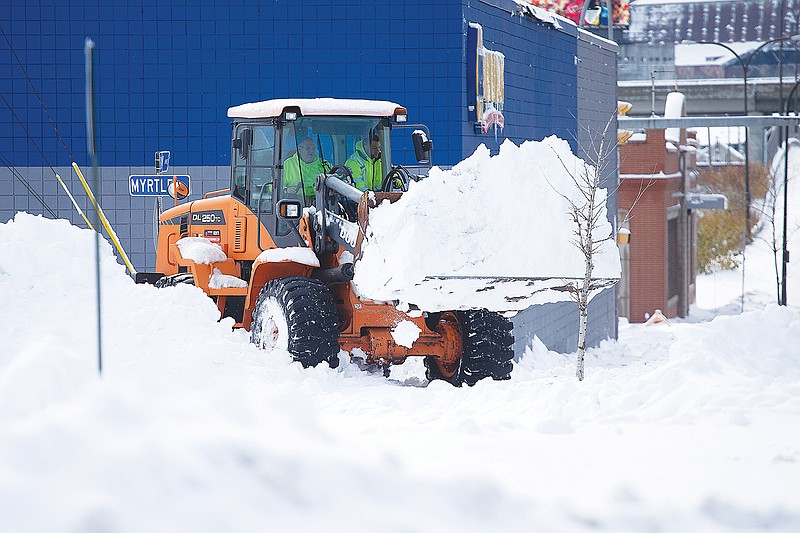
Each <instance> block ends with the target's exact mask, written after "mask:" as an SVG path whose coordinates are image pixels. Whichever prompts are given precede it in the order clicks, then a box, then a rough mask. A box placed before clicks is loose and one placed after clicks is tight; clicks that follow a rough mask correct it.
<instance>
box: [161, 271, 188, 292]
mask: <svg viewBox="0 0 800 533" xmlns="http://www.w3.org/2000/svg"><path fill="white" fill-rule="evenodd" d="M154 285H155V286H156V287H157V288H159V289H163V288H164V287H175V286H176V285H194V276H193V275H192V274H191V273H190V272H182V273H180V274H173V275H171V276H164V277H163V278H161V279H159V280H158V281H156V282H155V283H154Z"/></svg>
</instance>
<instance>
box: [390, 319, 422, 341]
mask: <svg viewBox="0 0 800 533" xmlns="http://www.w3.org/2000/svg"><path fill="white" fill-rule="evenodd" d="M421 332H422V330H421V329H419V326H417V325H416V324H414V323H413V322H411V321H410V320H403V321H401V322H400V323H399V324H397V325H396V326H395V327H394V329H392V338H393V339H394V342H396V343H397V344H399V345H400V346H405V347H406V348H411V347H412V346H413V345H414V343H415V342H416V340H417V339H418V338H419V334H420V333H421Z"/></svg>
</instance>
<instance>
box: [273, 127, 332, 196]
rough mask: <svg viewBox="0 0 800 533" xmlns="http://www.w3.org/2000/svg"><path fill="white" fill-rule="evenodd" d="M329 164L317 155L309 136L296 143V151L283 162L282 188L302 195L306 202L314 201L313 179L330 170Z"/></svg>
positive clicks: (315, 146) (314, 144)
mask: <svg viewBox="0 0 800 533" xmlns="http://www.w3.org/2000/svg"><path fill="white" fill-rule="evenodd" d="M330 169H331V166H330V164H329V163H328V162H327V161H325V160H323V159H322V158H320V157H319V156H318V155H317V145H316V143H314V140H313V139H312V138H311V137H305V138H303V140H302V141H300V143H299V144H298V147H297V153H296V154H294V155H293V156H292V157H289V158H288V159H286V161H284V162H283V188H284V190H285V191H287V192H289V193H294V194H297V195H298V196H299V195H303V198H304V200H305V203H306V204H309V203H311V202H313V201H314V194H315V192H314V179H315V178H316V177H317V175H319V174H324V173H326V172H330Z"/></svg>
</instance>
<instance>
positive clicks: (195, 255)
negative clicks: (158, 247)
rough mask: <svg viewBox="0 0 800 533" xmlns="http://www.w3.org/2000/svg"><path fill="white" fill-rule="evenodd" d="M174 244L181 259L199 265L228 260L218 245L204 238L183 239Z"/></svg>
mask: <svg viewBox="0 0 800 533" xmlns="http://www.w3.org/2000/svg"><path fill="white" fill-rule="evenodd" d="M175 244H177V245H178V249H179V250H180V251H181V257H183V258H184V259H190V260H192V261H194V262H195V263H198V264H201V265H210V264H211V263H219V262H221V261H227V259H228V256H227V255H225V252H223V251H222V248H221V247H220V245H219V244H217V243H214V242H211V241H210V240H208V239H206V238H205V237H184V238H182V239H179V240H178V241H177V242H176V243H175Z"/></svg>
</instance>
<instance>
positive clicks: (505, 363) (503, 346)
mask: <svg viewBox="0 0 800 533" xmlns="http://www.w3.org/2000/svg"><path fill="white" fill-rule="evenodd" d="M453 314H454V315H455V316H456V319H457V320H458V326H459V329H460V331H461V343H462V348H461V359H460V360H459V362H458V367H457V369H456V371H455V373H454V374H453V375H452V376H449V377H448V376H446V375H444V374H443V373H442V369H441V367H440V366H439V364H438V363H437V361H436V359H435V358H433V357H426V358H425V368H426V372H425V376H426V377H427V378H428V380H429V381H433V380H434V379H442V380H445V381H447V382H449V383H451V384H453V385H455V386H456V387H460V386H461V385H462V384H467V385H469V386H470V387H471V386H473V385H475V383H477V382H478V381H480V380H481V379H483V378H489V377H490V378H492V379H494V380H497V381H499V380H504V379H511V370H512V369H513V367H514V365H513V363H512V362H511V360H512V359H513V358H514V348H513V345H514V337H513V335H512V334H511V330H512V329H513V327H514V326H513V324H512V323H511V321H510V320H508V319H507V318H505V317H503V316H502V315H500V314H499V313H494V312H491V311H487V310H485V309H478V310H476V311H456V312H454V313H453Z"/></svg>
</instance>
